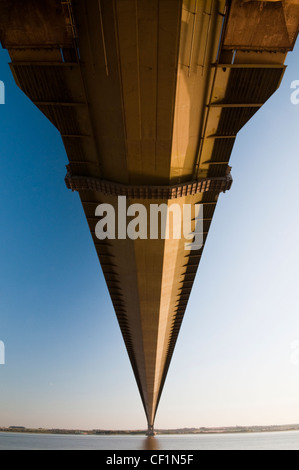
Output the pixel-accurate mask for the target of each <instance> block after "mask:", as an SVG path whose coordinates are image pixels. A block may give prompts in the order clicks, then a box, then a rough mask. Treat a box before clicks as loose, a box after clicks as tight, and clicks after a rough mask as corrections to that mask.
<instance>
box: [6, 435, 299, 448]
mask: <svg viewBox="0 0 299 470" xmlns="http://www.w3.org/2000/svg"><path fill="white" fill-rule="evenodd" d="M0 450H106V451H107V450H112V451H117V450H160V451H163V450H299V431H285V432H271V433H252V434H221V435H192V434H185V435H173V436H171V435H159V436H157V437H154V438H150V437H148V438H147V437H144V436H84V435H76V436H73V435H54V434H19V433H0Z"/></svg>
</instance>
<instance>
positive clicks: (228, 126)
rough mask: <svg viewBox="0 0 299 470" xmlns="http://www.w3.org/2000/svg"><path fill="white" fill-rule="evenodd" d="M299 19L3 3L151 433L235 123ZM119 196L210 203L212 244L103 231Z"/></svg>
mask: <svg viewBox="0 0 299 470" xmlns="http://www.w3.org/2000/svg"><path fill="white" fill-rule="evenodd" d="M298 25H299V3H298V1H297V0H282V1H250V0H230V1H226V0H88V1H84V0H74V1H71V0H65V1H60V0H43V1H40V0H22V1H20V0H18V1H10V0H1V2H0V41H1V43H2V46H3V47H5V48H6V49H7V50H8V52H9V54H10V58H11V65H10V66H11V71H12V73H13V75H14V78H15V81H16V83H17V84H18V86H19V87H20V88H21V89H22V90H23V92H24V93H25V94H26V95H27V96H28V97H29V98H30V100H32V102H33V103H35V105H36V106H37V107H38V108H39V109H40V111H41V112H42V113H43V114H44V115H45V116H46V117H47V118H48V119H49V120H50V121H51V123H52V124H53V125H54V126H55V127H56V128H57V129H58V130H59V132H60V134H61V137H62V139H63V143H64V146H65V150H66V154H67V156H68V160H69V164H68V167H67V175H66V179H65V182H66V186H67V187H68V188H69V189H71V190H73V191H78V193H79V196H80V200H81V203H82V207H83V210H84V214H85V217H86V220H87V223H88V225H89V228H90V233H91V238H92V242H93V243H94V246H95V250H96V253H97V256H98V258H99V261H100V263H101V267H102V270H103V273H104V276H105V280H106V283H107V287H108V289H109V293H110V296H111V301H112V303H113V306H114V310H115V313H116V316H117V319H118V322H119V326H120V328H121V331H122V335H123V339H124V342H125V345H126V349H127V352H128V355H129V359H130V362H131V365H132V368H133V371H134V374H135V378H136V382H137V386H138V388H139V392H140V396H141V400H142V403H143V406H144V410H145V414H146V418H147V422H148V432H149V434H152V433H153V432H154V429H153V428H154V421H155V416H156V412H157V408H158V404H159V400H160V397H161V393H162V390H163V386H164V383H165V380H166V376H167V372H168V369H169V365H170V362H171V358H172V355H173V351H174V348H175V345H176V342H177V338H178V334H179V331H180V328H181V324H182V321H183V318H184V314H185V311H186V309H187V305H188V300H189V297H190V294H191V291H192V288H193V286H194V279H195V276H196V273H197V269H198V266H199V263H200V260H201V257H202V255H203V251H204V247H205V244H206V242H207V236H208V233H209V230H210V227H211V223H212V220H213V217H214V214H215V209H216V207H217V202H218V199H219V196H220V194H221V193H223V192H225V191H227V190H229V189H230V188H231V185H232V177H231V168H230V166H229V161H230V156H231V153H232V150H233V147H234V143H235V139H236V136H237V134H238V132H239V131H240V129H241V128H242V127H243V126H244V125H245V124H246V123H247V122H248V121H249V120H250V119H251V118H252V117H253V116H254V114H255V113H256V112H257V111H258V110H259V109H260V107H261V106H262V105H263V104H264V103H265V102H266V101H267V100H268V99H269V98H270V97H271V95H272V94H273V93H274V92H275V91H276V90H277V88H278V87H279V85H280V83H281V80H282V78H283V75H284V72H285V59H286V56H287V53H288V52H289V51H291V50H292V49H293V47H294V44H295V41H296V38H297V34H298ZM240 157H241V156H240ZM244 190H246V189H244ZM120 196H122V198H124V199H122V201H124V204H125V210H126V211H127V210H128V209H129V207H130V206H131V205H132V204H137V203H138V204H140V205H142V207H144V208H145V209H146V210H147V213H150V211H151V207H152V206H153V205H160V204H166V205H167V207H168V208H169V209H171V207H172V206H173V204H176V205H177V206H179V207H180V208H182V209H183V207H184V205H185V206H186V205H191V207H193V208H195V207H196V206H198V205H200V206H201V207H202V208H203V210H202V211H201V212H200V218H199V217H197V219H195V216H194V217H193V219H192V231H195V229H196V227H195V225H196V223H197V222H199V221H200V227H201V232H200V233H201V235H202V244H201V246H200V247H199V248H198V249H193V248H194V247H191V246H189V248H188V247H187V249H186V240H185V239H184V238H183V237H181V238H179V237H177V238H176V237H174V236H172V237H171V236H170V237H168V238H167V237H162V236H160V237H156V238H152V237H150V236H147V237H136V238H135V239H134V238H132V237H128V236H127V234H125V236H122V237H117V236H115V237H112V236H111V237H108V234H107V236H106V238H105V237H101V236H100V237H99V236H98V233H97V224H98V222H99V217H98V216H97V215H96V210H97V208H98V207H99V206H100V205H102V204H109V205H110V207H113V209H114V210H115V214H116V219H117V221H118V224H121V223H122V222H121V221H122V220H123V219H121V214H120V212H119V197H120ZM106 207H107V206H106ZM215 217H216V215H215ZM163 223H164V224H165V221H164V222H163V220H162V221H161V227H160V228H161V229H162V230H163V229H164V228H165V226H163ZM118 228H119V227H118ZM148 230H150V229H149V228H148ZM122 233H123V232H122ZM211 282H212V280H211ZM99 307H100V306H99ZM199 310H200V309H199ZM199 314H205V313H204V312H203V313H200V311H199Z"/></svg>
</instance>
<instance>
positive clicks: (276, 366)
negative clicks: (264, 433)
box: [0, 45, 299, 429]
mask: <svg viewBox="0 0 299 470" xmlns="http://www.w3.org/2000/svg"><path fill="white" fill-rule="evenodd" d="M298 57H299V45H298V46H297V47H296V48H295V50H294V51H293V52H292V53H290V54H289V55H288V58H287V64H288V68H287V71H286V74H285V76H284V80H283V82H282V85H281V87H280V89H279V91H278V92H277V93H276V94H275V95H274V96H273V97H272V98H271V99H270V100H269V101H268V102H267V103H266V104H265V105H264V107H263V108H262V109H261V110H260V111H259V112H258V113H257V114H256V115H255V117H254V118H253V119H252V120H251V121H250V122H249V123H248V124H247V125H246V126H245V128H244V129H243V130H242V131H241V132H240V133H239V135H238V138H237V141H236V144H235V147H234V150H233V154H232V157H231V166H232V167H233V168H232V175H233V178H234V183H233V186H232V189H231V191H229V192H227V193H226V194H223V195H221V197H220V202H219V204H218V207H217V210H216V213H215V217H214V220H213V223H212V227H211V230H210V233H209V237H208V241H207V244H206V247H205V251H204V256H203V259H202V262H201V265H200V268H199V271H198V274H197V277H196V281H195V285H194V289H193V292H192V295H191V298H190V303H189V305H188V309H187V312H186V316H185V319H184V322H183V326H182V330H181V333H180V336H179V340H178V343H177V347H176V350H175V353H174V356H173V360H172V364H171V367H170V371H169V374H168V377H167V381H166V385H165V388H164V392H163V395H162V399H161V402H160V406H159V409H158V414H157V419H156V427H158V428H163V427H164V428H171V427H193V426H194V427H199V426H222V425H227V426H230V425H232V426H234V425H236V424H238V425H246V424H248V425H254V424H284V423H295V422H296V423H299V364H297V362H298V361H296V360H295V361H294V353H295V352H296V351H295V350H294V349H292V345H293V344H294V342H295V341H299V289H298V285H299V248H298V240H299V211H298V201H299V185H298V176H297V175H298V174H299V152H298V149H299V132H298V129H299V105H293V104H292V103H291V101H290V95H291V92H292V90H291V88H290V86H291V82H292V81H293V80H297V79H299V60H298ZM8 62H9V58H8V55H7V53H6V51H3V50H1V51H0V80H2V81H3V82H4V83H5V86H6V90H5V91H6V93H5V95H6V96H5V97H6V104H5V105H1V106H0V125H1V127H0V136H1V141H0V152H1V158H0V165H1V185H0V214H1V226H0V260H1V264H0V340H2V341H3V342H4V343H5V348H6V364H5V365H4V366H0V426H12V425H23V426H28V427H30V426H32V427H55V428H56V427H65V428H85V429H93V428H111V429H127V428H129V429H135V428H142V429H144V428H145V416H144V412H143V408H142V404H141V400H140V398H139V394H138V390H137V386H136V384H135V379H134V377H133V373H132V370H131V366H130V363H129V360H128V357H127V353H126V351H125V347H124V344H123V341H122V337H121V334H120V331H119V327H118V324H117V321H116V318H115V314H114V311H113V308H112V304H111V301H110V298H109V295H108V291H107V288H106V285H105V282H104V278H103V275H102V271H101V267H100V265H99V262H98V259H97V256H96V252H95V249H94V246H93V244H92V239H91V235H90V233H89V229H88V225H87V222H86V220H85V218H84V215H83V210H82V208H81V205H80V202H79V198H78V195H77V194H76V193H72V192H71V191H68V190H67V189H66V187H65V184H64V177H65V173H66V170H65V165H66V164H67V157H66V154H65V151H64V147H63V144H62V141H61V138H60V136H59V133H58V131H57V130H55V128H54V127H53V126H52V125H51V124H50V123H49V122H48V121H47V119H46V118H45V117H44V116H43V115H42V114H41V113H40V112H39V111H38V110H37V108H35V107H34V105H33V104H32V103H31V102H30V101H29V100H28V99H27V98H26V97H25V95H24V94H23V93H22V92H21V91H20V90H19V89H18V88H17V86H16V85H15V83H14V81H13V78H12V75H11V72H10V69H9V66H8ZM292 354H293V355H292ZM296 357H297V356H296ZM292 358H293V360H292Z"/></svg>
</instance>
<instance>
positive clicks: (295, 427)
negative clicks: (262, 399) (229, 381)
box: [0, 424, 299, 436]
mask: <svg viewBox="0 0 299 470" xmlns="http://www.w3.org/2000/svg"><path fill="white" fill-rule="evenodd" d="M282 431H299V424H289V425H272V426H234V427H233V426H228V427H219V428H216V427H213V428H206V427H201V428H178V429H156V430H155V432H156V435H157V436H159V435H184V434H194V435H210V434H246V433H263V432H282ZM0 433H20V434H55V435H86V436H126V435H127V436H136V435H142V436H144V435H145V434H146V430H145V429H142V430H127V431H124V430H118V431H117V430H105V429H94V430H80V429H44V428H38V429H34V428H26V427H23V426H10V427H8V428H6V427H0Z"/></svg>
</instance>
